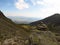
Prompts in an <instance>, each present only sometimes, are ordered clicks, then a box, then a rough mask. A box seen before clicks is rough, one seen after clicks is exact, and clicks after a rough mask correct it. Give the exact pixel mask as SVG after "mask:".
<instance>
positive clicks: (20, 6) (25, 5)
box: [15, 0, 29, 9]
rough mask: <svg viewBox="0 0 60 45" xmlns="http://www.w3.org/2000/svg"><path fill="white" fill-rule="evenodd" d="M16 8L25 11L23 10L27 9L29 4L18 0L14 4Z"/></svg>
mask: <svg viewBox="0 0 60 45" xmlns="http://www.w3.org/2000/svg"><path fill="white" fill-rule="evenodd" d="M15 6H16V8H18V9H25V8H29V4H28V3H26V2H25V1H24V0H18V1H17V2H16V3H15Z"/></svg>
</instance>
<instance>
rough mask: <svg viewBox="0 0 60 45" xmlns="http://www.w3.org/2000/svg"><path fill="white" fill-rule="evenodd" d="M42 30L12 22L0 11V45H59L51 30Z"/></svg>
mask: <svg viewBox="0 0 60 45" xmlns="http://www.w3.org/2000/svg"><path fill="white" fill-rule="evenodd" d="M39 26H40V28H39V29H40V30H38V29H36V27H35V26H31V25H22V24H21V25H19V26H17V24H15V23H14V22H12V21H11V20H10V19H8V18H7V17H5V16H4V14H3V13H2V12H1V11H0V45H58V44H59V43H58V41H57V39H56V37H55V35H54V33H52V32H51V31H49V30H48V29H47V30H45V31H42V30H44V29H46V28H47V27H46V28H45V27H44V28H42V27H41V26H43V25H39Z"/></svg>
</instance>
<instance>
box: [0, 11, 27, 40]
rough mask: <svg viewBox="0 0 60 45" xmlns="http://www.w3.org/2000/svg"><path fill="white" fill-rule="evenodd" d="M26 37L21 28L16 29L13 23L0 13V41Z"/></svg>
mask: <svg viewBox="0 0 60 45" xmlns="http://www.w3.org/2000/svg"><path fill="white" fill-rule="evenodd" d="M24 35H25V36H24ZM27 35H28V34H27V32H26V31H25V30H24V29H23V28H18V27H17V26H16V24H15V23H14V22H12V21H11V20H10V19H8V18H7V17H5V16H4V14H3V13H2V12H1V11H0V40H2V39H3V40H4V39H5V38H11V37H15V36H21V37H25V38H26V36H27Z"/></svg>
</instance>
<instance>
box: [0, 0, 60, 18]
mask: <svg viewBox="0 0 60 45" xmlns="http://www.w3.org/2000/svg"><path fill="white" fill-rule="evenodd" d="M0 10H2V11H3V12H4V14H5V15H6V16H24V17H34V18H45V17H48V16H50V15H52V14H54V13H60V1H59V0H0Z"/></svg>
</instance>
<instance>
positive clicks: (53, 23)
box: [31, 13, 60, 33]
mask: <svg viewBox="0 0 60 45" xmlns="http://www.w3.org/2000/svg"><path fill="white" fill-rule="evenodd" d="M41 21H42V22H44V23H45V24H46V25H47V26H48V27H49V29H50V30H51V31H53V32H59V33H60V30H59V29H60V14H58V13H57V14H54V15H52V16H50V17H47V18H45V19H42V20H39V21H36V22H32V23H31V25H38V24H40V23H41Z"/></svg>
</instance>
